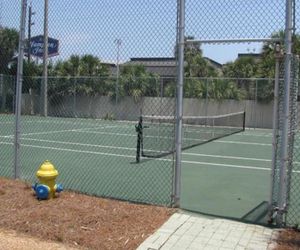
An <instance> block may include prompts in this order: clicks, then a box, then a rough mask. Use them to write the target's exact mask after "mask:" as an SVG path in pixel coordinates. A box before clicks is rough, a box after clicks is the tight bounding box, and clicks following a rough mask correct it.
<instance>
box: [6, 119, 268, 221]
mask: <svg viewBox="0 0 300 250" xmlns="http://www.w3.org/2000/svg"><path fill="white" fill-rule="evenodd" d="M0 123H1V129H0V139H1V140H0V149H1V151H0V157H1V159H2V160H1V170H0V174H1V175H2V176H8V177H12V173H13V159H14V155H13V153H14V147H13V136H14V132H13V131H14V117H13V116H9V115H2V116H1V117H0ZM135 124H136V122H117V121H106V120H93V119H75V118H51V117H48V118H43V117H37V116H31V117H30V116H28V117H23V118H22V129H21V132H22V135H21V165H22V166H21V178H22V179H25V180H28V181H30V182H34V181H36V178H35V172H36V171H37V169H38V167H39V165H40V164H41V163H42V162H43V161H44V160H50V161H51V162H53V164H54V165H55V166H56V167H57V169H58V170H59V173H60V176H59V177H58V180H57V182H60V183H62V184H63V185H64V186H65V187H66V188H67V189H72V190H77V191H80V192H83V193H88V194H93V195H99V196H104V197H112V198H116V199H122V200H130V201H134V202H145V203H152V204H159V205H170V202H171V200H172V198H171V194H172V188H173V182H172V180H173V174H174V172H173V170H174V161H173V156H172V155H169V156H166V157H163V158H158V159H152V158H151V159H150V158H142V160H141V163H139V164H137V163H135V157H136V141H137V134H136V132H135V127H134V125H135ZM271 141H272V134H271V131H270V130H259V129H257V130H253V129H252V130H249V129H246V131H245V132H241V133H238V134H234V135H231V136H227V137H224V138H222V139H219V140H216V141H213V142H210V143H207V144H203V145H200V146H196V147H193V148H191V149H188V150H184V151H183V154H182V180H181V184H182V189H181V207H182V208H183V209H187V210H191V211H196V212H200V213H203V214H208V215H215V216H222V217H228V218H235V219H239V220H245V221H251V222H256V223H264V222H265V215H266V207H267V202H268V200H269V195H270V176H271V172H270V168H271V153H272V144H271Z"/></svg>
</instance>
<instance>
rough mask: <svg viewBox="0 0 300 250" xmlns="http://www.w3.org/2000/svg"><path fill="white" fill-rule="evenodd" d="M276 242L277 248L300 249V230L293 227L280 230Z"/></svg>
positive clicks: (278, 249) (286, 249)
mask: <svg viewBox="0 0 300 250" xmlns="http://www.w3.org/2000/svg"><path fill="white" fill-rule="evenodd" d="M276 243H277V246H276V250H296V249H297V250H298V249H300V231H299V230H293V229H287V230H280V231H279V233H278V237H277V239H276Z"/></svg>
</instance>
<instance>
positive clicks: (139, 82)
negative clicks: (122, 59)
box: [119, 65, 159, 101]
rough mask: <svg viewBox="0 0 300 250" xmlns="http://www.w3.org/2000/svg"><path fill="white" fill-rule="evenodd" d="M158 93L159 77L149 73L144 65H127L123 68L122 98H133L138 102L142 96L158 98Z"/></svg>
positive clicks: (120, 89)
mask: <svg viewBox="0 0 300 250" xmlns="http://www.w3.org/2000/svg"><path fill="white" fill-rule="evenodd" d="M158 91H159V90H158V76H157V75H155V74H153V73H149V72H147V71H146V69H145V67H144V66H143V65H126V66H124V67H123V68H122V70H121V77H120V86H119V95H120V96H132V97H133V98H134V100H135V101H138V100H139V98H140V97H142V96H157V94H158Z"/></svg>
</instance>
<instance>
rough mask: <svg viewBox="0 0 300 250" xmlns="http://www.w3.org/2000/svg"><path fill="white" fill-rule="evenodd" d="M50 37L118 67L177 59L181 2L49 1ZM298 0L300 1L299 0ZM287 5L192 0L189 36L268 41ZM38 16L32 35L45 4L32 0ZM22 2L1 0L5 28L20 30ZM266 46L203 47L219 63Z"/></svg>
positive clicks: (66, 50) (63, 48)
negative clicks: (136, 61) (137, 61)
mask: <svg viewBox="0 0 300 250" xmlns="http://www.w3.org/2000/svg"><path fill="white" fill-rule="evenodd" d="M48 1H49V21H48V22H49V36H50V37H53V38H56V39H58V40H59V41H60V48H59V52H60V55H59V56H57V57H55V58H54V59H55V60H57V59H66V58H68V57H69V56H70V55H72V54H78V55H83V54H87V53H88V54H93V55H95V56H98V57H99V58H100V59H101V60H102V61H107V62H116V58H117V44H116V42H115V40H116V39H121V41H122V44H121V47H120V60H121V61H126V60H129V58H132V57H172V56H174V46H175V42H176V14H177V6H176V4H177V0H48ZM297 1H298V0H297ZM284 2H285V1H283V0H263V1H262V0H210V1H207V0H186V14H185V18H186V22H185V34H186V35H189V36H194V37H195V38H196V39H228V38H266V37H270V35H271V34H272V33H273V32H274V31H278V30H280V29H284V21H285V18H284V14H285V13H284V7H285V4H284ZM30 3H32V8H33V11H34V12H35V15H34V16H33V17H32V20H33V22H34V25H33V26H32V36H35V35H41V34H43V16H44V1H42V0H31V1H30V0H28V4H30ZM20 7H21V0H0V23H1V24H2V25H3V26H6V27H15V28H18V27H19V22H20V18H19V16H20ZM261 47H262V44H260V43H252V44H230V45H228V44H227V45H202V46H201V48H202V50H203V54H204V56H206V57H209V58H211V59H213V60H215V61H217V62H219V63H226V62H228V61H233V60H235V59H236V57H237V55H238V53H259V52H260V49H261Z"/></svg>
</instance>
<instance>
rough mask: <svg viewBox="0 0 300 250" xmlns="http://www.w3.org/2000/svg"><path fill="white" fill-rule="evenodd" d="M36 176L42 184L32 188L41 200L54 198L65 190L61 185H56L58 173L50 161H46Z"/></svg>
mask: <svg viewBox="0 0 300 250" xmlns="http://www.w3.org/2000/svg"><path fill="white" fill-rule="evenodd" d="M36 176H37V178H38V179H39V181H40V183H36V184H35V185H34V186H32V188H33V190H34V191H35V193H36V196H37V198H38V199H39V200H45V199H48V198H54V197H55V193H56V192H58V193H59V192H61V191H62V190H63V188H62V185H61V184H55V179H56V177H57V176H58V171H57V170H56V169H55V167H54V165H53V164H52V163H51V162H50V161H48V160H47V161H44V162H43V164H42V165H41V166H40V168H39V170H38V171H37V172H36Z"/></svg>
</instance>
